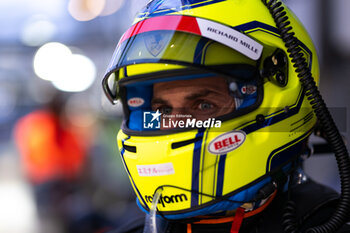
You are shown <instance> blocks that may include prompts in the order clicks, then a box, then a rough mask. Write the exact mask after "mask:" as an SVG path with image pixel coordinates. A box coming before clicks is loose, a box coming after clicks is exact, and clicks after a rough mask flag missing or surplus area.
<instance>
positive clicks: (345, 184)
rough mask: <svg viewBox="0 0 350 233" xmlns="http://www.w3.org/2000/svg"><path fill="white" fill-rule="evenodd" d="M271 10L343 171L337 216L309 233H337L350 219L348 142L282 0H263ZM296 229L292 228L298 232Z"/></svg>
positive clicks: (308, 230) (308, 232)
mask: <svg viewBox="0 0 350 233" xmlns="http://www.w3.org/2000/svg"><path fill="white" fill-rule="evenodd" d="M262 2H263V3H264V4H265V6H266V7H267V8H268V9H269V11H270V13H271V15H272V17H273V19H274V21H275V23H276V26H277V28H278V30H279V32H280V35H281V38H282V40H283V41H284V43H285V46H286V48H287V51H288V53H289V57H290V58H291V59H292V63H293V67H294V68H295V71H296V73H297V74H298V77H299V79H300V82H301V83H302V86H303V88H304V89H305V90H306V96H307V98H308V100H309V101H310V104H311V106H312V108H313V110H314V113H315V114H316V116H317V118H318V120H319V122H320V124H321V126H322V127H323V128H324V132H325V134H326V139H327V141H328V143H329V144H330V145H331V147H332V150H333V151H334V155H335V157H336V160H337V165H338V169H339V175H340V182H341V193H340V200H339V203H338V205H337V208H336V210H335V212H334V213H333V215H332V216H331V217H330V218H329V219H328V221H327V222H325V223H324V224H322V225H320V226H316V227H312V228H310V229H307V230H306V232H307V233H331V232H336V231H337V230H338V229H340V228H341V226H342V225H344V224H345V223H346V222H347V220H348V219H349V212H350V160H349V153H348V151H347V148H346V146H345V144H344V141H343V139H342V137H341V135H340V133H339V131H338V129H337V127H336V125H335V123H334V121H333V118H332V116H331V114H330V113H329V110H328V108H327V106H326V104H325V102H324V100H323V98H322V96H321V94H320V92H319V91H318V88H317V86H316V83H315V81H314V79H313V77H312V74H311V71H310V69H309V68H308V65H307V62H306V60H305V58H304V56H303V54H302V53H301V49H300V48H299V43H298V40H297V38H296V37H295V36H294V35H295V34H294V32H292V31H291V30H292V26H291V25H290V21H289V20H288V16H287V15H286V12H285V11H284V7H283V5H282V3H281V2H280V1H279V0H262ZM294 227H295V226H291V228H294Z"/></svg>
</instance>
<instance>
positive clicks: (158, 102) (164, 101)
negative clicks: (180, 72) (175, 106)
mask: <svg viewBox="0 0 350 233" xmlns="http://www.w3.org/2000/svg"><path fill="white" fill-rule="evenodd" d="M151 104H169V102H168V101H166V100H164V99H161V98H155V99H152V101H151Z"/></svg>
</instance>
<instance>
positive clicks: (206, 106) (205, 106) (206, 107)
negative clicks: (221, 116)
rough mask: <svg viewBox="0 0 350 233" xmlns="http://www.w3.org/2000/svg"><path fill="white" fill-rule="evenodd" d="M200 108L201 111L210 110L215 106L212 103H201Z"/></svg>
mask: <svg viewBox="0 0 350 233" xmlns="http://www.w3.org/2000/svg"><path fill="white" fill-rule="evenodd" d="M198 108H199V109H200V110H210V109H212V108H214V105H213V104H211V103H208V102H201V103H199V105H198Z"/></svg>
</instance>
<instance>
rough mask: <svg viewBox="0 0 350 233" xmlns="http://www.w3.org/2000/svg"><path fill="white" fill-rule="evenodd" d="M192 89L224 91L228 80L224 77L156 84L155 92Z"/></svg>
mask: <svg viewBox="0 0 350 233" xmlns="http://www.w3.org/2000/svg"><path fill="white" fill-rule="evenodd" d="M183 88H185V89H192V88H193V89H192V90H193V91H195V90H198V89H201V91H203V89H207V90H212V91H219V92H220V91H223V90H225V89H226V88H227V82H226V79H225V78H223V77H207V78H198V79H189V80H175V81H170V82H160V83H155V84H154V86H153V92H154V93H157V92H164V91H169V90H173V89H183Z"/></svg>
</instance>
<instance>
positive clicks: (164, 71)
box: [103, 0, 319, 219]
mask: <svg viewBox="0 0 350 233" xmlns="http://www.w3.org/2000/svg"><path fill="white" fill-rule="evenodd" d="M285 9H286V13H287V16H288V17H289V20H290V22H291V25H293V32H294V33H295V36H296V38H298V47H299V48H300V51H301V52H302V54H303V56H304V57H305V59H306V61H307V65H308V68H309V69H310V71H311V73H312V75H313V77H314V78H315V79H316V80H315V81H316V82H318V77H319V67H318V59H317V55H316V51H315V48H314V45H313V43H312V41H311V39H310V37H309V35H308V34H307V32H306V30H305V29H304V27H303V26H302V25H301V23H300V22H299V21H298V19H297V18H296V17H295V16H294V15H293V13H292V12H291V11H290V10H289V9H288V8H287V7H286V6H285ZM211 78H213V79H217V78H220V79H223V80H225V83H226V86H225V88H224V89H225V90H221V91H222V92H227V93H229V95H230V97H231V98H232V99H233V100H234V103H235V107H234V108H232V109H231V110H230V111H229V112H228V113H225V114H224V115H219V116H217V115H215V116H213V117H209V118H208V119H195V118H194V117H193V116H192V117H191V113H190V112H186V110H183V111H182V112H181V113H182V114H183V115H185V116H181V117H180V120H178V121H182V123H180V122H177V123H176V124H173V122H170V121H173V120H174V118H176V116H172V117H169V116H168V115H169V114H171V113H169V112H166V111H163V110H161V109H156V108H154V104H153V98H154V90H155V88H154V87H155V85H157V84H159V83H167V82H169V83H170V82H174V83H175V84H176V83H179V82H191V83H193V81H194V82H198V83H203V80H207V79H211ZM103 88H104V91H105V93H106V95H107V97H108V98H109V99H110V101H111V102H112V103H114V104H116V103H117V102H118V101H120V102H121V103H122V105H123V111H124V119H123V123H122V125H121V129H120V131H119V133H118V136H117V142H118V147H119V151H120V155H121V158H122V161H123V163H124V166H125V170H126V172H127V174H128V176H129V179H130V182H131V185H132V187H133V189H134V191H135V193H136V195H137V203H138V205H139V206H140V208H141V209H142V210H144V211H146V212H149V211H150V208H151V204H152V201H153V198H154V194H155V193H156V192H157V191H159V190H161V194H160V197H158V199H157V203H156V208H157V213H159V214H160V215H162V216H163V217H166V218H167V219H184V218H190V217H194V216H198V215H207V214H212V213H217V212H221V211H230V210H234V209H237V208H238V207H240V206H241V205H243V204H244V203H253V202H254V203H257V202H259V200H257V194H258V193H259V190H261V189H262V188H263V187H265V186H266V185H268V184H271V183H274V182H275V180H274V174H277V173H278V172H281V171H282V172H284V173H288V172H289V170H290V166H291V165H290V164H291V163H293V161H295V160H296V159H297V158H298V157H299V155H300V154H301V153H302V152H303V151H304V150H305V148H306V141H307V139H308V136H309V135H310V134H311V132H312V131H313V128H314V126H315V123H316V116H315V115H314V113H313V111H312V109H311V107H310V104H309V101H308V100H307V98H306V97H305V90H304V89H303V87H302V85H301V83H300V81H299V79H298V77H297V74H296V72H295V70H294V68H293V65H292V63H291V59H290V58H289V56H288V51H287V49H286V48H285V45H284V43H283V41H282V39H281V36H280V33H279V30H278V29H277V28H276V26H275V22H274V20H273V18H272V16H271V14H270V13H269V11H268V9H267V8H266V7H265V6H264V4H263V3H262V1H260V0H249V1H243V0H242V1H235V0H209V1H208V0H206V1H204V0H181V1H180V0H153V1H150V2H149V3H148V4H147V6H146V7H144V8H143V9H142V10H141V11H140V12H139V14H138V15H137V17H136V19H135V21H134V23H133V25H132V26H131V27H130V28H129V29H128V30H127V31H126V32H125V33H124V34H123V36H122V37H121V39H120V41H119V43H118V45H117V47H116V50H115V52H114V54H113V57H112V60H111V62H110V65H109V67H108V69H107V72H106V74H105V77H104V79H103ZM193 89H194V90H195V89H196V87H195V86H194V87H193ZM169 122H170V123H169ZM169 124H173V125H172V127H169Z"/></svg>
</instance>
